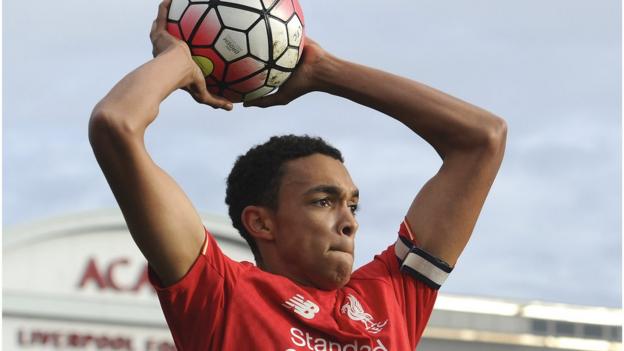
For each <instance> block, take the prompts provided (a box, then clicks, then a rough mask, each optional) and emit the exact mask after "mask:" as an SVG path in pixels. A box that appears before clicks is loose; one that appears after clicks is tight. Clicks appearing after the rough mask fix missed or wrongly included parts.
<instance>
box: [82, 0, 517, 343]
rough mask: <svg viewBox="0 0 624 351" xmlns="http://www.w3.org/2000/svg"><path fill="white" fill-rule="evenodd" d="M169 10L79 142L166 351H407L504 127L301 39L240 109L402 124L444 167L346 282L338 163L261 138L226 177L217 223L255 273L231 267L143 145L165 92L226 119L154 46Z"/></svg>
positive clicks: (300, 145)
mask: <svg viewBox="0 0 624 351" xmlns="http://www.w3.org/2000/svg"><path fill="white" fill-rule="evenodd" d="M168 6H169V2H168V1H165V2H163V3H162V4H161V5H160V8H159V14H158V17H157V19H156V20H155V21H154V25H153V28H152V32H151V39H152V43H153V46H154V56H155V58H154V59H153V60H151V61H149V62H147V63H145V64H144V65H142V66H141V67H139V68H137V69H136V70H134V71H133V72H131V73H130V74H128V75H127V76H126V77H124V78H123V79H122V80H121V81H120V82H119V83H118V84H117V85H116V86H115V87H114V88H113V89H112V90H111V91H110V92H109V93H108V94H107V95H106V96H105V97H104V98H103V99H102V101H100V102H99V103H98V104H97V106H96V107H95V108H94V111H93V114H92V116H91V122H90V126H89V137H90V140H91V144H92V146H93V150H94V152H95V155H96V157H97V160H98V162H99V164H100V166H101V168H102V170H103V172H104V174H105V176H106V178H107V180H108V182H109V184H110V187H111V189H112V191H113V193H114V194H115V197H116V199H117V201H118V203H119V206H120V207H121V209H122V211H123V213H124V216H125V219H126V222H127V224H128V228H129V230H130V232H131V234H132V237H133V239H134V240H135V242H136V243H137V245H138V246H139V248H140V249H141V251H142V252H143V254H144V255H145V257H146V258H147V260H148V261H149V265H150V269H151V279H152V282H153V284H154V285H155V287H156V289H157V291H158V295H159V298H160V301H161V305H162V307H163V311H164V314H165V317H166V319H167V322H168V324H169V327H170V329H171V330H172V334H173V337H174V340H175V343H176V346H177V348H178V349H179V350H340V351H356V350H357V351H364V350H368V351H372V350H376V351H380V350H401V351H407V350H414V349H415V347H416V344H417V343H418V340H419V339H420V336H421V334H422V332H423V330H424V327H425V325H426V323H427V320H428V318H429V315H430V313H431V310H432V308H433V304H434V301H435V298H436V293H437V289H438V288H439V287H440V285H441V284H442V282H443V281H444V279H445V278H446V276H447V275H448V273H449V272H450V271H451V267H453V266H454V265H455V263H456V261H457V259H458V257H459V255H460V253H461V252H462V250H463V248H464V247H465V245H466V243H467V242H468V239H469V237H470V235H471V232H472V230H473V228H474V225H475V223H476V220H477V217H478V215H479V212H480V210H481V208H482V206H483V202H484V201H485V198H486V196H487V193H488V191H489V189H490V187H491V185H492V182H493V181H494V178H495V176H496V173H497V171H498V168H499V166H500V163H501V161H502V158H503V152H504V146H505V135H506V126H505V123H504V121H503V120H501V119H500V118H498V117H496V116H493V115H492V114H490V113H488V112H486V111H484V110H482V109H480V108H477V107H475V106H472V105H469V104H467V103H465V102H462V101H460V100H457V99H455V98H452V97H450V96H448V95H445V94H443V93H441V92H438V91H436V90H434V89H432V88H429V87H426V86H424V85H422V84H419V83H416V82H413V81H410V80H407V79H405V78H401V77H398V76H394V75H391V74H388V73H384V72H381V71H378V70H375V69H372V68H367V67H364V66H360V65H357V64H354V63H350V62H347V61H344V60H341V59H338V58H336V57H334V56H332V55H330V54H329V53H327V52H325V51H324V50H323V49H321V47H320V46H318V45H317V44H316V43H315V42H313V41H312V40H309V39H308V40H306V46H305V50H304V55H303V58H302V62H301V63H300V66H299V67H298V69H297V71H296V72H295V73H294V74H293V76H292V77H291V78H290V79H289V80H288V81H287V82H286V84H285V85H284V86H282V87H281V88H280V90H279V91H278V93H276V94H274V95H271V96H267V97H264V98H260V99H258V100H255V101H252V102H250V103H248V104H247V106H258V107H268V106H273V105H278V104H287V103H288V102H290V101H291V100H293V99H295V98H297V97H299V96H301V95H304V94H306V93H308V92H311V91H323V92H326V93H330V94H333V95H337V96H340V97H343V98H347V99H350V100H351V101H353V102H355V103H359V104H362V105H366V106H368V107H370V108H374V109H376V110H379V111H381V112H383V113H384V114H386V115H388V116H390V117H392V118H394V119H396V120H398V121H400V122H402V123H403V124H405V125H406V126H407V127H408V128H410V129H411V130H413V131H414V132H415V133H416V134H417V135H419V136H420V137H422V138H424V139H425V140H427V141H428V142H429V143H430V144H431V145H432V146H433V147H434V149H435V150H436V151H437V152H438V154H439V155H440V157H441V158H442V159H443V165H442V167H441V168H440V170H439V171H438V172H437V174H435V175H434V176H433V178H431V180H430V181H429V182H427V183H426V184H425V185H424V187H423V188H422V189H421V190H420V191H419V192H418V194H417V195H416V197H415V199H414V201H413V203H412V205H411V206H410V208H409V209H408V210H407V214H406V216H405V221H404V222H403V223H402V224H401V226H400V230H399V238H398V240H397V241H396V242H395V243H394V244H392V245H391V246H390V247H389V248H388V249H387V250H385V251H384V252H382V253H381V254H380V255H378V256H376V257H375V259H374V260H373V261H372V262H370V263H369V264H367V265H365V266H364V267H362V268H360V269H358V270H357V271H356V272H353V273H352V265H353V240H354V237H355V234H356V232H357V229H358V224H357V221H356V219H355V217H354V212H355V209H356V207H357V204H358V189H357V188H356V186H355V185H354V184H353V182H352V180H351V178H350V176H349V173H348V172H347V170H346V169H345V167H344V166H343V164H342V156H341V155H340V152H339V151H338V150H336V149H334V148H333V147H331V146H329V145H327V144H326V143H325V142H324V141H322V140H321V139H315V138H309V137H296V136H282V137H274V138H272V139H271V140H270V141H269V142H267V143H265V144H263V145H260V146H257V147H255V148H253V149H251V150H250V151H249V152H248V153H247V154H246V155H244V156H241V157H240V158H239V160H238V161H237V163H236V165H235V166H234V169H233V170H232V173H231V174H230V177H229V178H228V190H227V199H226V201H227V203H228V205H229V206H230V216H231V217H232V221H233V223H234V225H235V226H236V227H237V228H238V230H239V231H240V232H241V234H242V235H243V236H244V237H245V239H246V240H247V241H248V242H249V243H250V246H251V248H252V250H253V252H254V255H255V257H256V261H257V266H254V265H252V264H250V263H238V262H234V261H232V260H230V259H228V258H227V257H226V256H224V255H223V253H222V252H221V251H220V250H219V247H218V246H217V243H216V242H215V240H214V239H213V238H212V237H211V236H210V234H209V233H207V232H206V231H205V229H204V227H203V225H202V222H201V220H200V217H199V215H198V214H197V212H196V210H195V209H194V208H193V205H192V204H191V202H190V201H189V199H188V198H187V197H186V196H185V194H184V192H183V191H182V190H181V189H180V188H179V187H178V186H177V185H176V183H175V182H174V180H173V179H172V178H170V177H169V176H168V175H167V174H166V173H165V172H164V171H163V170H161V169H160V168H159V167H158V166H157V165H156V164H155V163H154V162H153V161H152V160H151V158H150V156H149V154H148V152H147V150H146V149H145V145H144V142H143V138H144V133H145V130H146V128H147V126H148V125H149V124H150V123H151V122H152V121H153V120H154V119H155V118H156V116H157V114H158V108H159V104H160V103H161V102H162V101H163V100H164V99H165V98H166V97H167V96H168V95H169V94H170V93H171V92H173V91H174V90H176V89H180V88H183V89H186V90H187V91H188V92H189V93H190V94H191V95H192V96H193V97H194V98H195V99H196V100H197V101H198V102H200V103H203V104H207V105H210V106H212V107H216V108H224V109H226V110H230V109H232V105H231V104H230V103H229V102H228V101H226V100H225V99H223V98H220V97H216V96H212V95H210V93H209V92H208V91H207V90H206V87H205V84H204V77H203V75H202V73H201V70H200V69H199V68H198V67H197V66H196V65H195V64H194V62H193V61H192V59H191V55H190V53H189V50H188V47H187V46H186V45H185V44H184V43H182V42H180V41H178V40H176V39H175V38H173V37H172V36H170V35H169V34H168V33H167V32H166V30H165V21H166V14H167V9H168ZM406 156H407V155H406ZM414 162H416V161H414ZM400 186H402V187H407V186H414V185H413V184H401V185H400ZM389 240H392V239H389Z"/></svg>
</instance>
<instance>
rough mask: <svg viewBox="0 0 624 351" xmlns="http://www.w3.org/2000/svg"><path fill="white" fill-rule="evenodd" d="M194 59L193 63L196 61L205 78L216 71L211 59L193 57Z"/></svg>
mask: <svg viewBox="0 0 624 351" xmlns="http://www.w3.org/2000/svg"><path fill="white" fill-rule="evenodd" d="M192 58H193V61H195V63H196V64H197V65H198V66H199V68H200V69H201V70H202V73H203V74H204V77H205V76H209V75H210V73H212V70H213V69H214V65H213V64H212V61H211V60H210V59H208V58H205V57H203V56H193V57H192Z"/></svg>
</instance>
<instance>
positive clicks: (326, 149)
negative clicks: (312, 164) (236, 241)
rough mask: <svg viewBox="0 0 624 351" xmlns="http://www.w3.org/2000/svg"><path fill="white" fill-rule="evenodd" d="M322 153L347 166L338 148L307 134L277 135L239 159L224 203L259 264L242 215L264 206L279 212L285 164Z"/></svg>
mask: <svg viewBox="0 0 624 351" xmlns="http://www.w3.org/2000/svg"><path fill="white" fill-rule="evenodd" d="M314 154H322V155H326V156H329V157H331V158H334V159H336V160H338V161H340V162H343V163H344V160H343V158H342V154H341V153H340V151H339V150H338V149H336V148H335V147H333V146H331V145H329V144H328V143H327V142H325V141H324V140H323V139H321V138H319V137H310V136H308V135H303V136H297V135H282V136H274V137H271V139H269V141H267V142H266V143H264V144H260V145H256V146H254V147H252V148H251V149H249V151H247V153H246V154H244V155H241V156H239V157H238V159H237V160H236V162H235V163H234V167H232V171H231V172H230V175H229V176H228V178H227V189H226V196H225V203H226V204H227V205H228V206H229V211H228V212H229V215H230V218H231V220H232V224H233V225H234V227H235V228H236V229H238V231H239V233H240V234H241V236H242V237H243V238H244V239H245V240H246V241H247V243H248V244H249V247H250V248H251V251H252V252H253V254H254V257H255V259H256V262H262V256H261V255H260V252H259V250H258V245H257V244H256V242H255V240H254V239H253V237H252V236H251V235H250V234H249V232H247V230H246V229H245V226H244V225H243V222H242V218H241V215H242V213H243V210H244V209H245V207H247V206H264V207H268V208H270V209H272V210H276V209H277V206H278V203H277V197H278V192H279V189H280V185H281V180H282V177H283V175H284V164H285V163H286V162H288V161H291V160H294V159H298V158H301V157H306V156H311V155H314Z"/></svg>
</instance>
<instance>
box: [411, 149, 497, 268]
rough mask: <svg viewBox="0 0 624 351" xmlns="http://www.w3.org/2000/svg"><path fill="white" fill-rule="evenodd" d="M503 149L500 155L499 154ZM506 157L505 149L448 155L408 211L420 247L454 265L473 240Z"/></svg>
mask: <svg viewBox="0 0 624 351" xmlns="http://www.w3.org/2000/svg"><path fill="white" fill-rule="evenodd" d="M498 152H500V155H499V154H498ZM501 160H502V151H496V150H485V151H476V152H457V153H453V154H450V155H447V156H446V158H445V160H444V162H443V164H442V167H441V168H440V170H439V171H438V173H437V174H436V175H435V176H434V177H433V178H431V179H430V180H429V181H428V182H427V183H426V184H425V185H424V186H423V188H422V189H421V190H420V192H419V193H418V195H416V197H415V199H414V201H413V202H412V205H411V206H410V208H409V210H408V213H407V216H406V218H407V221H408V223H409V224H410V226H411V228H412V230H413V232H414V235H415V236H416V239H417V241H418V243H419V245H420V247H421V248H422V249H423V250H425V251H427V252H429V253H430V254H432V255H434V256H436V257H438V258H440V259H442V260H444V261H446V262H447V263H449V264H450V265H451V266H454V265H455V263H456V262H457V259H458V258H459V255H460V254H461V252H462V251H463V249H464V247H465V246H466V244H467V243H468V240H469V239H470V235H471V234H472V231H473V229H474V226H475V224H476V222H477V218H478V217H479V213H480V212H481V208H482V207H483V204H484V202H485V199H486V197H487V194H488V192H489V190H490V188H491V186H492V183H493V182H494V178H495V177H496V173H497V171H498V168H499V166H500V163H501Z"/></svg>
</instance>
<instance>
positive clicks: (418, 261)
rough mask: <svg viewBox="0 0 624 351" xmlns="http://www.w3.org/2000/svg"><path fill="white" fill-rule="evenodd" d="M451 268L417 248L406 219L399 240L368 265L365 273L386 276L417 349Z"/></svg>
mask: <svg viewBox="0 0 624 351" xmlns="http://www.w3.org/2000/svg"><path fill="white" fill-rule="evenodd" d="M451 270H452V268H451V267H450V266H449V265H448V264H446V263H445V262H444V261H442V260H440V259H438V258H436V257H434V256H432V255H430V254H428V253H427V252H425V251H424V250H422V249H420V248H419V247H418V242H417V240H416V238H415V237H414V235H413V234H412V232H411V229H410V227H409V224H408V223H407V221H403V223H402V224H401V226H400V228H399V235H398V239H397V241H396V242H395V243H394V244H393V245H391V246H389V247H388V248H387V249H386V250H385V251H383V252H382V253H381V254H379V255H377V256H375V259H374V260H373V261H372V262H370V263H368V264H367V265H365V266H363V267H361V268H360V269H359V270H358V271H362V275H360V276H366V277H369V278H374V279H384V280H385V281H386V282H387V283H388V284H389V285H390V286H391V287H392V291H393V293H394V297H395V298H396V301H397V302H398V304H399V306H400V308H401V309H402V311H403V314H404V317H405V322H406V328H407V334H408V337H409V340H410V345H411V346H412V347H413V348H415V347H416V344H417V343H418V341H419V340H420V338H421V336H422V334H423V332H424V330H425V326H426V325H427V322H428V321H429V317H430V316H431V312H432V311H433V305H434V303H435V300H436V297H437V293H438V289H440V286H441V285H442V284H443V283H444V280H445V279H446V277H448V275H449V273H450V272H451Z"/></svg>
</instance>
